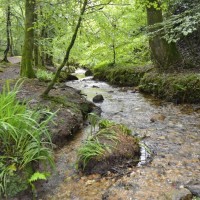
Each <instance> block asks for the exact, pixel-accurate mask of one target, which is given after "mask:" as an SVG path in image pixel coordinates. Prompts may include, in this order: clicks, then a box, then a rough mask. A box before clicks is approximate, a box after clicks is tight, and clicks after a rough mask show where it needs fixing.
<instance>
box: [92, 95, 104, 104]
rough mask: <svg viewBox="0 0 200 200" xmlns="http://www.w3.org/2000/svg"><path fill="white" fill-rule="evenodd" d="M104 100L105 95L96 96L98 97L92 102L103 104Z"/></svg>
mask: <svg viewBox="0 0 200 200" xmlns="http://www.w3.org/2000/svg"><path fill="white" fill-rule="evenodd" d="M103 100H104V98H103V95H101V94H98V95H96V96H95V97H94V98H93V99H92V101H93V102H94V103H100V102H102V101H103Z"/></svg>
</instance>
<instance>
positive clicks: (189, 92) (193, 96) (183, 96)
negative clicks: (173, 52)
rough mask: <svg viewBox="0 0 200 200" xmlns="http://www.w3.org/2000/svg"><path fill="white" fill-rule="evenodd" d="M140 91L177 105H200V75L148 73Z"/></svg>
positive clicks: (141, 83)
mask: <svg viewBox="0 0 200 200" xmlns="http://www.w3.org/2000/svg"><path fill="white" fill-rule="evenodd" d="M139 88H140V91H142V92H145V93H148V94H153V95H154V96H156V97H159V98H161V99H165V100H167V101H172V102H175V103H199V102H200V99H199V96H200V75H198V74H176V73H171V74H159V73H156V72H153V73H147V74H145V76H144V77H143V78H142V80H141V82H140V87H139Z"/></svg>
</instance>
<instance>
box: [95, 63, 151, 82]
mask: <svg viewBox="0 0 200 200" xmlns="http://www.w3.org/2000/svg"><path fill="white" fill-rule="evenodd" d="M151 69H152V67H149V66H147V67H135V66H112V65H111V64H102V65H98V66H96V67H95V68H94V78H95V79H99V80H104V81H108V82H109V83H111V84H114V85H119V86H137V85H139V83H140V80H141V78H142V77H143V76H144V74H145V73H146V72H148V71H150V70H151Z"/></svg>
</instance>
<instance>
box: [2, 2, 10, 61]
mask: <svg viewBox="0 0 200 200" xmlns="http://www.w3.org/2000/svg"><path fill="white" fill-rule="evenodd" d="M6 14H7V17H6V18H7V19H6V37H7V45H6V50H5V51H4V58H3V60H2V62H9V61H8V52H9V50H10V28H11V20H10V14H11V13H10V5H8V7H7V12H6Z"/></svg>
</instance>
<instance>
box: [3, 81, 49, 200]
mask: <svg viewBox="0 0 200 200" xmlns="http://www.w3.org/2000/svg"><path fill="white" fill-rule="evenodd" d="M18 90H19V86H15V87H14V89H12V90H10V87H9V84H7V85H6V86H5V87H4V88H3V91H2V93H0V147H1V148H0V199H1V197H3V196H4V197H7V196H9V195H15V194H16V193H17V192H19V191H13V190H12V189H11V188H10V187H11V186H12V187H14V186H13V184H16V187H15V188H18V189H19V187H20V183H22V182H23V181H25V185H26V183H27V185H28V179H29V178H30V177H31V175H32V174H33V173H34V172H33V170H32V169H33V167H32V166H33V163H34V164H38V163H39V162H42V163H45V164H50V165H51V166H53V152H52V142H51V134H50V133H49V131H48V123H49V122H50V121H51V120H52V117H53V114H52V113H50V112H45V111H33V110H30V109H29V108H28V107H27V105H25V104H23V103H21V102H19V101H17V99H16V95H17V93H18ZM44 116H45V117H44ZM44 118H45V119H44ZM30 169H31V170H30ZM25 172H27V173H26V177H24V174H25ZM13 180H14V181H15V183H14V182H13ZM22 188H23V189H25V188H24V186H23V187H22ZM23 189H22V190H23Z"/></svg>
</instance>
